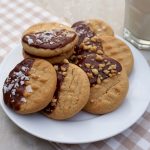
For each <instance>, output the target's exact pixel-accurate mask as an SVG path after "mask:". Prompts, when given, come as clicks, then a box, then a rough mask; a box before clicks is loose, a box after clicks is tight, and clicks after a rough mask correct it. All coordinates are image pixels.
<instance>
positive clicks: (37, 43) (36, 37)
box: [22, 23, 78, 57]
mask: <svg viewBox="0 0 150 150" xmlns="http://www.w3.org/2000/svg"><path fill="white" fill-rule="evenodd" d="M77 42H78V36H77V34H76V33H75V31H74V30H73V29H71V28H70V27H68V26H65V25H62V24H59V23H39V24H36V25H33V26H31V27H30V28H28V29H27V30H26V31H25V32H24V34H23V37H22V46H23V49H24V50H25V51H26V52H28V53H29V54H31V55H34V56H39V57H53V56H57V55H60V54H62V53H65V52H69V51H72V49H73V48H74V46H75V45H76V44H77Z"/></svg>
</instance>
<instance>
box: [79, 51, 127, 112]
mask: <svg viewBox="0 0 150 150" xmlns="http://www.w3.org/2000/svg"><path fill="white" fill-rule="evenodd" d="M77 65H78V66H80V67H81V68H82V69H83V70H84V71H85V72H86V74H87V76H88V78H89V81H90V86H91V88H90V97H89V101H88V103H87V104H86V106H85V107H84V110H85V111H87V112H90V113H93V114H105V113H109V112H111V111H114V110H115V109H117V108H118V107H119V106H120V105H121V104H122V102H123V101H124V98H125V96H126V94H127V91H128V77H127V74H126V72H125V71H124V70H123V69H122V66H121V64H120V63H119V62H117V61H116V60H114V59H112V58H109V57H102V56H99V55H97V54H93V55H90V56H87V57H82V58H80V59H78V63H77Z"/></svg>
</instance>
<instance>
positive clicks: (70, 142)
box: [0, 36, 150, 144]
mask: <svg viewBox="0 0 150 150" xmlns="http://www.w3.org/2000/svg"><path fill="white" fill-rule="evenodd" d="M116 37H117V38H118V39H121V40H122V41H123V42H125V43H126V44H127V45H128V46H129V47H130V48H131V49H132V48H133V49H136V51H137V53H138V54H139V55H141V57H142V59H143V61H145V64H146V65H147V66H148V67H149V65H148V63H147V61H146V59H145V58H144V56H143V55H142V54H141V53H140V52H139V51H138V49H137V48H136V47H134V46H133V45H131V44H130V43H129V42H127V41H126V40H124V39H123V38H122V37H120V36H116ZM17 45H18V44H14V47H16V46H17ZM11 53H13V50H11V51H10V52H9V53H8V56H6V57H5V58H4V59H3V60H2V62H1V64H0V69H1V68H3V66H4V65H5V62H6V60H8V58H9V57H10V55H11ZM131 73H132V72H131ZM149 74H150V71H149ZM147 98H148V97H147ZM149 102H150V100H149V101H148V104H147V106H146V108H145V109H144V110H143V111H142V112H141V115H139V117H137V118H136V119H135V120H134V121H133V122H132V123H131V124H129V125H128V126H126V127H125V128H122V129H121V130H120V131H119V132H117V133H115V134H109V135H108V136H106V137H104V138H100V137H96V138H95V139H88V140H86V139H84V140H82V141H74V142H73V141H72V140H71V141H64V140H63V139H62V140H56V139H54V140H53V139H52V138H51V139H47V138H43V137H42V136H40V135H37V134H34V133H32V132H30V131H29V130H27V129H26V128H24V127H22V126H20V124H19V123H18V122H16V121H15V119H14V120H13V118H11V117H10V116H9V113H8V112H7V111H5V108H3V106H2V105H1V102H0V106H1V108H2V110H3V111H4V112H5V114H6V115H7V117H9V119H10V120H11V121H12V122H14V123H15V124H16V125H17V126H18V127H19V128H21V129H23V130H24V131H26V132H27V133H29V134H31V135H34V136H36V137H39V138H41V139H45V140H49V141H52V142H58V143H67V144H81V143H89V142H96V141H101V140H104V139H108V138H110V137H113V136H115V135H118V134H120V133H121V132H123V131H125V130H126V129H128V128H129V127H131V126H132V125H133V124H134V123H135V122H137V120H138V119H139V118H141V116H142V115H143V114H144V112H145V111H146V109H147V107H148V105H149Z"/></svg>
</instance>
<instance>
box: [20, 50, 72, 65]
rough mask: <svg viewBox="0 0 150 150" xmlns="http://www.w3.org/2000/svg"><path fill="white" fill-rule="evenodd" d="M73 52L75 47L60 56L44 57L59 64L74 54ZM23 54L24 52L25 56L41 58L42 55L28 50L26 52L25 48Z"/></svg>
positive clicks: (52, 62)
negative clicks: (36, 54)
mask: <svg viewBox="0 0 150 150" xmlns="http://www.w3.org/2000/svg"><path fill="white" fill-rule="evenodd" d="M73 52H74V49H73V50H72V51H68V52H66V53H62V54H60V55H58V56H54V57H47V58H44V59H45V60H47V61H49V62H50V63H51V64H57V63H61V62H63V60H64V59H68V58H69V57H70V56H71V55H72V54H73ZM22 54H23V57H24V58H41V57H37V56H33V55H30V54H28V53H27V52H25V51H24V50H23V51H22Z"/></svg>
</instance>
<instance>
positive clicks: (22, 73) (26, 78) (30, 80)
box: [3, 58, 57, 114]
mask: <svg viewBox="0 0 150 150" xmlns="http://www.w3.org/2000/svg"><path fill="white" fill-rule="evenodd" d="M56 82H57V78H56V71H55V69H54V68H53V66H52V65H51V64H50V63H49V62H47V61H45V60H42V59H31V58H27V59H24V60H23V61H22V62H20V63H19V64H18V65H16V67H15V68H14V69H13V70H12V71H11V72H10V74H9V76H8V77H7V79H6V80H5V83H4V86H3V97H4V102H5V104H6V105H7V106H8V107H10V108H11V109H13V110H14V111H16V112H17V113H20V114H29V113H34V112H37V111H40V110H42V109H43V108H44V107H46V106H47V105H48V104H49V103H50V102H51V100H52V98H53V94H54V92H55V89H56Z"/></svg>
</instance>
